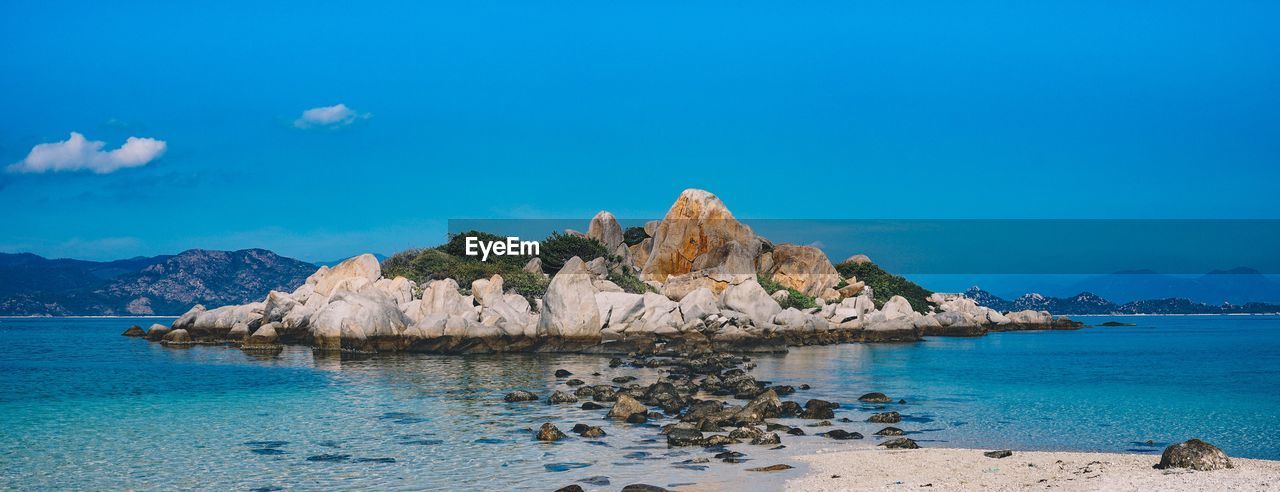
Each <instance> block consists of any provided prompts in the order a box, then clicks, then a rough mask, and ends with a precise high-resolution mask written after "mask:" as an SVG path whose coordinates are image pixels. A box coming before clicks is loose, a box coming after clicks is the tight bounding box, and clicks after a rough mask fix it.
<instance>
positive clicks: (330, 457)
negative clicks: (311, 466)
mask: <svg viewBox="0 0 1280 492" xmlns="http://www.w3.org/2000/svg"><path fill="white" fill-rule="evenodd" d="M350 458H351V455H349V454H317V455H315V456H308V457H307V461H318V462H322V463H336V462H340V461H347V460H348V459H350Z"/></svg>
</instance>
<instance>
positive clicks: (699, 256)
mask: <svg viewBox="0 0 1280 492" xmlns="http://www.w3.org/2000/svg"><path fill="white" fill-rule="evenodd" d="M587 231H588V232H587V233H586V234H585V236H586V237H589V238H592V239H595V240H597V241H599V242H600V243H601V244H603V245H605V247H606V249H607V250H608V251H610V252H611V258H614V259H613V260H610V262H614V263H607V262H606V260H605V258H597V259H594V260H591V261H583V260H582V259H580V258H577V257H573V258H571V259H569V260H568V261H566V262H565V264H564V266H563V267H562V268H561V269H560V270H559V271H558V272H557V273H556V274H555V275H554V276H553V277H552V278H551V281H550V285H549V287H548V288H547V290H546V292H545V294H543V295H542V297H541V298H540V299H533V302H531V301H530V299H527V298H526V297H524V296H522V295H519V294H516V293H515V292H514V291H512V290H509V289H506V288H505V286H504V279H503V278H502V277H501V276H499V275H494V276H492V277H490V278H483V279H479V280H476V281H474V282H472V283H471V285H469V286H463V285H459V284H458V283H457V282H456V281H455V280H453V279H448V278H445V279H439V280H431V281H429V282H426V283H424V284H417V283H415V282H414V281H412V280H409V279H406V278H404V277H395V278H385V277H383V276H382V271H381V265H380V264H379V262H378V260H377V259H376V258H375V257H374V256H373V255H370V254H364V255H360V256H356V257H354V258H351V259H348V260H346V261H344V262H342V263H340V264H338V265H336V266H334V267H333V268H328V267H321V268H320V269H319V270H317V271H316V272H315V273H314V274H312V275H311V276H310V277H308V278H307V280H306V282H305V283H304V284H303V285H302V286H301V287H298V288H297V289H295V290H294V291H293V292H279V291H272V292H271V293H270V294H268V295H267V297H266V299H264V300H262V301H260V302H253V303H249V304H242V305H233V306H223V307H218V308H215V309H205V308H204V307H203V306H200V305H196V306H195V307H193V308H191V310H190V311H188V312H187V313H186V314H184V315H182V317H180V318H178V320H177V321H175V322H174V323H173V325H172V326H171V327H156V326H153V327H152V328H151V329H150V330H148V331H147V332H146V333H145V336H146V338H147V339H150V340H153V341H163V342H164V343H167V344H173V345H182V344H193V343H232V344H238V345H240V346H241V347H243V348H245V349H251V350H272V349H278V348H279V347H280V346H281V345H284V344H302V345H310V346H312V347H313V348H315V349H317V350H343V351H356V352H397V351H415V352H435V353H479V352H517V351H580V352H599V353H628V352H634V351H640V352H644V351H652V350H655V349H657V348H659V347H663V346H678V347H683V348H685V349H688V350H690V351H695V352H696V351H713V350H718V351H784V350H786V347H787V346H793V345H811V344H828V343H841V342H909V341H915V340H919V339H920V338H921V337H922V336H926V335H966V336H969V335H980V334H984V333H986V332H987V331H989V330H1004V329H1026V328H1045V327H1057V326H1059V325H1062V326H1066V325H1069V324H1070V322H1069V321H1064V320H1063V319H1054V318H1053V317H1052V316H1049V315H1048V313H1038V312H1021V313H1009V314H1008V315H1002V314H1000V313H998V312H995V311H992V310H990V309H988V308H985V307H981V306H977V305H976V304H974V303H973V301H972V300H969V299H966V298H963V297H959V298H956V297H947V296H936V298H935V299H931V300H932V301H934V303H935V304H936V310H935V312H931V313H929V314H922V313H919V312H916V311H914V310H913V309H912V307H911V305H910V303H908V302H907V300H906V299H904V298H902V297H898V296H894V297H892V298H891V299H889V300H888V302H885V303H884V305H883V306H881V307H879V308H877V306H876V303H875V301H873V298H872V293H871V292H870V289H869V288H866V287H864V286H863V284H862V283H861V282H858V281H857V279H853V278H849V279H842V278H841V277H840V274H839V272H837V271H836V269H835V268H834V267H833V266H832V265H831V262H830V261H829V260H828V259H827V257H826V255H825V254H823V253H822V251H820V250H818V249H817V248H813V247H810V246H795V245H789V244H780V245H774V244H772V243H770V242H769V241H768V240H767V239H765V238H763V237H760V236H758V235H756V234H755V233H754V232H753V231H752V230H751V228H750V227H748V226H747V225H745V224H743V223H741V222H739V221H738V220H737V219H735V218H734V216H733V214H732V213H730V212H729V210H728V209H727V208H726V207H725V206H724V203H722V202H721V201H720V199H719V198H717V197H716V196H715V195H713V194H711V193H709V192H706V191H702V190H692V189H691V190H686V191H685V192H684V193H682V194H681V195H680V197H679V199H677V200H676V202H675V204H674V205H672V207H671V209H670V210H669V211H668V212H667V214H666V216H665V217H664V218H663V219H662V220H660V221H654V222H650V223H649V224H646V226H645V231H646V233H647V234H649V236H650V237H648V238H645V239H644V241H642V242H640V243H638V244H634V245H631V246H628V245H627V244H626V242H624V238H623V232H622V228H621V226H620V225H619V224H618V221H617V219H616V218H614V216H613V215H612V214H610V213H608V212H601V213H599V214H597V215H596V216H595V217H594V218H593V219H592V220H591V222H590V224H589V227H588V229H587ZM618 259H620V260H618ZM864 259H865V257H863V258H862V259H858V261H863V260H864ZM536 261H537V259H536V258H535V259H534V260H533V261H531V262H530V264H531V267H530V266H526V269H530V268H532V270H531V271H540V267H539V265H536V264H534V263H535V262H536ZM865 261H869V260H865ZM618 269H624V270H626V269H629V270H630V271H632V272H637V273H638V274H639V276H640V278H641V279H643V280H645V281H646V282H647V284H648V286H649V288H651V291H650V292H646V293H643V294H640V293H628V292H623V291H622V289H621V288H620V287H618V285H617V284H615V283H613V282H611V281H609V280H608V279H607V278H606V277H607V276H608V274H609V273H610V272H611V271H619V270H618ZM757 278H768V279H770V280H771V281H772V282H774V283H777V284H779V285H782V286H785V287H787V288H790V289H794V290H795V291H798V292H801V293H803V294H805V295H808V296H811V297H814V298H816V299H817V303H818V306H817V307H813V308H810V309H805V310H801V309H797V308H794V307H788V308H786V309H784V308H783V307H782V305H781V304H779V302H778V300H777V299H775V298H774V297H772V296H770V295H769V293H768V292H767V291H766V290H765V289H764V287H762V286H761V285H760V283H759V282H758V281H757ZM842 281H844V282H845V283H846V284H847V285H846V286H845V287H843V288H841V289H839V290H837V289H836V288H835V287H836V286H837V285H839V284H840V282H842ZM778 292H779V293H782V294H783V296H785V295H786V291H781V290H780V291H778ZM127 334H128V335H130V336H141V335H142V334H140V333H139V331H138V330H132V329H131V330H129V332H128V333H127ZM561 400H563V401H562V402H568V400H567V399H564V398H561Z"/></svg>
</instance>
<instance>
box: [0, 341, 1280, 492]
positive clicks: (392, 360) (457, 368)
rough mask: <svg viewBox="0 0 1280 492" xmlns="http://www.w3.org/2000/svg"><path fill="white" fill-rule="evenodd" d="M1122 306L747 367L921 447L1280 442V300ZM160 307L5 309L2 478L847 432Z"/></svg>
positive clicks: (754, 461)
mask: <svg viewBox="0 0 1280 492" xmlns="http://www.w3.org/2000/svg"><path fill="white" fill-rule="evenodd" d="M1111 319H1119V320H1123V321H1127V322H1133V323H1136V324H1137V326H1132V327H1097V328H1088V329H1084V330H1080V331H1058V332H1022V333H998V334H992V335H989V336H986V337H982V338H971V339H966V338H931V339H929V340H927V341H925V342H922V343H918V344H910V345H839V346H829V347H807V348H796V349H793V350H792V351H791V353H789V354H787V355H785V356H781V355H779V356H762V357H756V358H754V361H755V362H756V363H757V364H758V365H759V367H757V368H756V369H755V370H754V371H753V373H754V374H755V375H756V377H757V378H759V379H761V380H770V381H774V382H775V383H779V384H794V385H799V384H801V383H808V384H811V385H812V386H813V389H812V390H809V391H800V392H797V393H796V394H794V395H791V396H790V397H788V398H789V399H793V400H797V401H799V402H801V403H803V402H804V401H805V400H806V399H808V398H824V399H830V400H835V401H839V402H842V403H844V405H843V406H842V407H841V408H840V409H839V410H837V411H836V417H837V418H839V417H849V418H851V419H853V420H855V421H858V422H856V423H845V424H841V423H838V422H837V427H838V428H843V429H846V430H850V431H859V432H861V433H863V434H866V435H868V436H871V434H872V432H874V431H875V430H876V429H878V428H879V427H881V426H876V425H871V424H865V423H862V422H861V421H862V420H864V419H865V418H866V416H867V415H869V414H870V413H872V412H873V411H876V410H877V408H875V407H874V406H870V405H859V404H857V403H856V401H855V399H856V398H857V396H858V395H860V394H862V393H865V392H868V391H882V392H885V393H887V394H889V395H890V396H892V397H894V398H904V399H906V401H907V403H906V404H905V405H897V404H893V405H890V407H891V408H892V409H895V410H899V411H901V412H902V413H903V414H904V416H905V419H904V421H903V423H902V424H899V425H898V427H902V428H904V429H906V430H908V431H911V432H914V434H913V435H912V436H911V437H913V438H915V439H917V440H918V441H920V442H921V444H922V445H923V446H948V447H979V448H1013V449H1051V450H1087V451H1129V452H1145V453H1157V452H1159V450H1160V449H1162V448H1163V446H1164V445H1166V444H1167V443H1170V442H1175V441H1181V440H1185V439H1187V438H1191V437H1199V438H1202V439H1205V440H1208V441H1209V442H1212V443H1214V444H1217V445H1218V446H1220V447H1221V448H1223V449H1224V450H1225V451H1226V452H1227V453H1228V454H1230V455H1232V456H1243V457H1251V458H1268V459H1280V318H1277V317H1273V316H1230V317H1228V316H1215V317H1201V316H1188V317H1155V316H1151V317H1128V318H1113V317H1095V318H1085V319H1084V320H1085V321H1086V322H1101V321H1105V320H1111ZM154 321H156V320H131V319H13V318H3V319H0V346H3V347H4V350H3V351H0V488H2V489H49V488H77V489H89V488H106V489H121V488H136V489H171V488H192V487H195V488H207V489H268V490H270V489H281V488H287V489H321V488H333V487H341V488H353V487H373V488H383V489H388V488H402V489H423V488H446V487H447V488H460V487H464V486H479V487H486V488H492V489H515V488H528V489H538V490H547V489H555V488H559V487H561V486H564V485H568V484H570V483H574V482H576V481H578V480H581V479H586V478H589V477H608V480H609V481H610V483H611V485H609V486H605V487H593V486H592V485H591V484H589V483H583V484H582V485H583V486H584V487H586V488H588V489H591V488H606V489H618V488H620V487H621V486H622V485H625V484H628V483H634V482H647V483H652V484H655V485H663V486H667V485H672V484H681V483H715V482H716V481H717V480H724V479H726V477H729V479H732V477H739V478H740V477H742V476H743V475H742V473H744V472H742V471H741V470H742V469H743V468H746V467H751V466H763V465H769V464H773V463H785V462H787V460H786V458H787V456H788V453H796V452H804V451H805V450H809V449H813V448H816V447H820V446H821V447H830V446H839V445H845V444H844V443H837V442H834V441H829V440H825V439H823V438H820V437H815V436H805V437H793V436H786V435H784V436H783V443H784V444H786V445H787V449H783V450H765V449H763V448H761V447H755V446H749V445H741V446H737V447H735V449H739V450H741V451H743V452H746V453H747V458H748V459H749V461H747V462H745V463H742V464H729V463H721V462H719V461H718V460H714V459H712V460H711V462H710V463H695V464H688V463H683V464H682V463H681V462H683V461H686V460H690V459H694V458H698V457H710V453H707V452H705V451H703V450H701V449H692V448H682V449H670V450H669V449H667V447H666V445H665V441H664V440H663V439H662V438H661V436H659V435H658V430H659V428H658V425H659V424H662V423H666V422H663V421H659V422H658V423H656V424H648V425H630V424H620V423H610V422H606V421H604V420H603V416H604V412H603V411H587V410H580V409H578V408H577V406H576V405H562V406H552V405H547V404H544V403H542V402H535V403H523V404H511V403H504V402H503V401H502V395H503V394H505V393H507V392H508V391H510V390H512V389H517V388H524V389H529V390H532V391H535V392H536V393H538V394H540V395H542V396H544V397H545V395H547V394H549V393H550V391H552V390H554V389H557V388H559V389H567V387H566V386H564V385H563V384H562V383H563V379H557V378H555V377H554V376H553V375H552V373H553V372H554V371H555V370H556V369H558V368H565V369H568V370H570V371H572V372H573V373H574V374H575V376H574V377H578V378H581V379H584V380H586V381H587V382H588V383H589V384H595V383H607V382H608V380H609V379H610V378H612V377H614V376H618V375H623V374H628V375H637V376H640V382H642V383H645V384H647V383H648V382H651V381H653V380H654V379H655V378H656V377H657V376H658V373H657V372H654V371H652V370H636V369H624V368H619V369H610V368H608V366H607V362H608V358H605V357H595V356H580V355H539V356H533V355H507V356H467V357H456V356H425V355H403V356H380V357H375V358H353V357H318V356H313V355H312V353H311V351H310V350H309V349H306V348H301V347H291V348H289V349H287V350H286V351H284V352H283V353H281V354H279V355H275V356H263V357H255V356H251V355H247V354H245V353H244V352H241V351H239V350H237V349H233V348H227V347H220V346H207V347H206V346H202V347H194V348H189V349H170V348H165V347H163V346H160V345H158V344H153V343H148V342H146V341H142V340H136V339H131V338H125V337H122V336H120V332H122V331H123V330H124V329H125V328H126V327H128V326H129V325H130V324H135V323H136V324H141V325H143V326H148V325H149V324H150V323H152V322H154ZM169 321H170V320H160V322H163V323H167V322H169ZM593 372H600V373H602V374H601V375H600V376H592V375H591V373H593ZM543 422H553V423H555V424H557V425H558V426H559V427H560V428H561V429H562V430H565V431H566V432H567V431H568V428H569V427H572V425H573V424H574V423H577V422H583V423H588V424H592V425H602V426H603V427H604V429H605V431H606V432H607V433H608V434H609V435H608V436H606V437H604V438H600V439H596V440H589V439H582V438H578V437H577V436H573V435H572V434H570V435H571V436H573V437H572V438H571V439H568V440H566V441H562V442H560V443H556V444H542V443H537V442H534V441H533V440H532V437H531V435H530V432H529V431H528V430H527V429H529V428H536V427H537V426H538V425H541V424H542V423H543ZM784 422H786V421H784ZM787 423H793V424H800V425H803V424H804V423H803V422H801V421H795V422H787ZM806 430H808V431H809V433H810V434H812V433H814V432H817V431H820V430H822V429H806ZM1148 441H1151V443H1152V444H1147V442H1148ZM873 442H874V440H873V438H870V437H869V438H868V439H867V440H864V441H860V442H858V441H851V442H850V443H851V444H848V445H861V446H865V445H868V444H869V443H873ZM704 468H705V469H704ZM596 483H603V481H601V480H600V479H599V478H597V482H596Z"/></svg>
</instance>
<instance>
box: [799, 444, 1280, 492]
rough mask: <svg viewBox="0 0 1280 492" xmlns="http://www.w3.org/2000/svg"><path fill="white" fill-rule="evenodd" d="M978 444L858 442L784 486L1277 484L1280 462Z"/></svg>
mask: <svg viewBox="0 0 1280 492" xmlns="http://www.w3.org/2000/svg"><path fill="white" fill-rule="evenodd" d="M983 451H984V450H978V449H928V448H926V449H914V450H886V449H883V448H875V449H855V450H840V451H834V450H833V451H823V452H818V453H815V454H809V455H802V456H797V457H796V458H795V459H796V461H797V462H798V463H796V464H797V465H800V467H801V469H802V470H803V475H802V476H800V477H798V478H793V479H790V480H787V481H786V482H785V485H784V488H785V489H786V490H805V491H817V490H984V491H992V490H1038V489H1053V490H1133V491H1149V490H1187V491H1201V490H1217V491H1227V490H1241V491H1245V490H1249V491H1252V490H1276V489H1280V461H1268V460H1254V459H1243V458H1233V459H1232V462H1233V464H1234V465H1235V468H1233V469H1228V470H1217V471H1209V472H1198V471H1191V470H1184V469H1178V470H1157V469H1154V468H1152V465H1154V464H1155V463H1156V462H1158V461H1159V459H1160V457H1159V456H1154V455H1142V454H1115V453H1074V452H1020V451H1014V453H1013V455H1012V456H1010V457H1007V458H1003V459H995V458H988V457H986V456H983V454H982V453H983Z"/></svg>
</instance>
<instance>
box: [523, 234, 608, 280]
mask: <svg viewBox="0 0 1280 492" xmlns="http://www.w3.org/2000/svg"><path fill="white" fill-rule="evenodd" d="M541 253H542V254H540V255H538V257H540V258H542V270H543V271H544V272H547V273H548V274H551V275H555V273H556V272H558V271H560V269H561V268H563V267H564V264H565V262H567V261H569V259H570V258H573V257H575V256H577V257H578V258H581V259H582V261H591V260H594V259H596V258H601V257H604V256H606V255H608V254H609V252H608V251H606V250H605V249H604V245H603V244H600V241H596V240H595V239H588V238H585V237H582V236H575V235H572V234H560V233H559V232H553V233H551V235H550V236H547V238H546V239H544V240H543V241H542V251H541Z"/></svg>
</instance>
